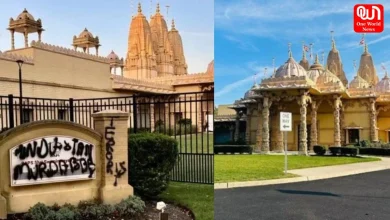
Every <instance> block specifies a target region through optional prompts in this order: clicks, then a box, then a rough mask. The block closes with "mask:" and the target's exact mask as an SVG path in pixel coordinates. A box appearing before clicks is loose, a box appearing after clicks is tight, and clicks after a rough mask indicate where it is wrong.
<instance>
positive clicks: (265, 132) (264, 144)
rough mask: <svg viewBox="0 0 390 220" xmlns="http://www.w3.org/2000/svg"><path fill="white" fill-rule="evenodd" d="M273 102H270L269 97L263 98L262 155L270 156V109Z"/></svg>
mask: <svg viewBox="0 0 390 220" xmlns="http://www.w3.org/2000/svg"><path fill="white" fill-rule="evenodd" d="M271 104H272V101H271V100H269V97H264V98H263V112H262V115H263V141H262V145H261V153H263V154H268V153H269V150H270V147H269V109H270V107H271Z"/></svg>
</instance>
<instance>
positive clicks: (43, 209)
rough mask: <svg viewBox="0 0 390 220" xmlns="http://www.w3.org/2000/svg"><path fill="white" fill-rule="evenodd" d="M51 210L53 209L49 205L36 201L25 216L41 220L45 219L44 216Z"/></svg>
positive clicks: (33, 219) (32, 219)
mask: <svg viewBox="0 0 390 220" xmlns="http://www.w3.org/2000/svg"><path fill="white" fill-rule="evenodd" d="M52 212H54V211H53V210H51V209H50V207H48V206H46V205H45V204H43V203H40V202H38V203H37V204H35V205H34V206H33V207H31V208H30V209H29V210H28V212H27V214H26V215H25V217H26V218H27V219H31V220H43V219H46V216H48V215H49V213H50V214H52Z"/></svg>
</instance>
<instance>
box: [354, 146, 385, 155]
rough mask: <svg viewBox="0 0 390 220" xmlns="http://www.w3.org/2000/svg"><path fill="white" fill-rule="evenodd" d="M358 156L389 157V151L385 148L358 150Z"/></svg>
mask: <svg viewBox="0 0 390 220" xmlns="http://www.w3.org/2000/svg"><path fill="white" fill-rule="evenodd" d="M359 153H360V154H369V155H378V156H390V149H387V148H360V149H359Z"/></svg>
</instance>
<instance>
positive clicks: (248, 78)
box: [214, 76, 253, 98]
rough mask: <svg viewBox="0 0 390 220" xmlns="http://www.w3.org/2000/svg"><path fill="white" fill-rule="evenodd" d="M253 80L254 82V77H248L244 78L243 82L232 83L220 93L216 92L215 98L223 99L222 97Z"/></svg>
mask: <svg viewBox="0 0 390 220" xmlns="http://www.w3.org/2000/svg"><path fill="white" fill-rule="evenodd" d="M252 80H253V76H248V77H246V78H244V79H242V80H239V81H236V82H234V83H230V84H228V85H226V86H224V87H223V88H222V89H221V90H219V91H218V92H216V93H215V94H214V97H216V98H218V97H221V96H222V95H226V94H228V93H230V92H232V91H233V90H234V89H236V88H239V87H241V86H244V85H246V84H248V83H249V82H250V81H252Z"/></svg>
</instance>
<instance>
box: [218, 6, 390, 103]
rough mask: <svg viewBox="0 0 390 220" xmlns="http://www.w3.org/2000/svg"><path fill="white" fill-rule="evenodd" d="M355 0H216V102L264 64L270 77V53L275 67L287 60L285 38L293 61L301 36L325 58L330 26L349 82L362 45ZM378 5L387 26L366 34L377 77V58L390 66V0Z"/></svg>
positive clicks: (231, 96) (233, 94) (232, 94)
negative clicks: (355, 20) (355, 26)
mask: <svg viewBox="0 0 390 220" xmlns="http://www.w3.org/2000/svg"><path fill="white" fill-rule="evenodd" d="M369 2H370V1H364V0H363V1H359V3H369ZM371 2H372V1H371ZM382 2H383V1H378V3H382ZM356 3H357V2H356V0H345V1H340V0H327V1H318V0H317V1H315V0H288V1H286V0H272V1H271V0H257V1H255V0H242V1H234V0H216V1H215V6H214V7H215V33H214V34H215V91H216V92H215V100H216V101H215V102H216V105H219V104H229V103H232V102H233V101H234V100H236V99H239V98H241V97H243V95H244V93H245V91H247V90H248V89H249V88H250V87H251V86H252V85H253V83H254V80H253V75H254V74H255V73H259V74H258V77H257V81H258V82H259V81H260V80H261V78H263V77H264V68H268V71H267V72H268V74H267V77H269V76H270V74H271V73H272V69H273V67H272V58H273V57H274V58H275V67H276V68H278V67H279V66H280V65H282V64H283V63H284V62H285V61H286V60H287V58H288V43H291V44H292V52H293V56H294V58H295V60H296V61H297V62H299V61H300V60H301V58H302V41H304V42H305V44H306V45H308V44H310V43H313V44H314V45H313V54H314V53H318V54H319V55H320V57H321V52H322V51H324V52H325V61H326V59H327V55H328V52H329V50H330V48H331V36H330V31H331V30H333V31H334V38H335V40H336V46H337V49H338V50H339V51H340V54H341V60H342V62H343V65H344V71H345V73H346V74H347V78H348V81H349V82H350V81H351V80H352V79H353V77H354V76H355V73H354V68H353V60H356V63H357V65H358V64H359V60H360V55H361V53H362V51H363V48H362V47H361V46H359V41H360V39H361V37H362V35H361V34H357V33H355V32H354V31H353V26H352V24H353V14H352V13H353V7H354V5H355V4H356ZM382 5H383V6H384V8H385V30H384V31H383V32H382V33H378V34H367V35H366V37H365V39H366V42H367V43H368V45H369V46H368V47H369V52H370V53H371V55H372V56H373V59H374V64H375V66H376V70H377V73H378V75H379V78H380V79H381V78H382V77H383V75H384V72H383V71H382V70H381V68H380V65H381V63H383V64H384V65H385V66H386V67H387V69H390V48H389V46H388V45H389V43H390V21H389V20H388V18H390V2H386V3H382ZM387 21H388V22H387ZM307 57H308V54H307ZM308 58H309V57H308Z"/></svg>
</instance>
